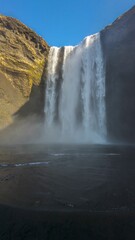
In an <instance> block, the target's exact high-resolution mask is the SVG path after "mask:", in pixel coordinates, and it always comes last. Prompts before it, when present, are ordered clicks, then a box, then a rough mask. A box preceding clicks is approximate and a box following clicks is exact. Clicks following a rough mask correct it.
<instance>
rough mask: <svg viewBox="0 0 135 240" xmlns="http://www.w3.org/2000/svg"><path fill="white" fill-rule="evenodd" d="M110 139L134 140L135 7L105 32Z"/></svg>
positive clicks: (102, 34) (103, 36) (104, 46)
mask: <svg viewBox="0 0 135 240" xmlns="http://www.w3.org/2000/svg"><path fill="white" fill-rule="evenodd" d="M101 36H102V44H103V52H104V57H105V65H106V108H107V129H108V136H109V138H111V139H114V140H118V141H119V140H122V141H123V140H124V141H130V142H132V141H135V127H134V124H135V7H133V8H132V9H131V10H129V11H128V12H126V13H125V14H124V15H122V16H121V17H119V18H118V19H116V21H115V22H114V23H113V24H112V25H110V26H108V27H106V28H105V29H104V30H103V31H102V32H101Z"/></svg>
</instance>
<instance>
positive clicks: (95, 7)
mask: <svg viewBox="0 0 135 240" xmlns="http://www.w3.org/2000/svg"><path fill="white" fill-rule="evenodd" d="M133 5H135V0H0V13H1V14H4V15H7V16H12V17H15V18H17V19H19V20H20V21H22V22H23V23H24V24H26V25H27V26H29V27H30V28H32V29H33V30H34V31H36V32H37V33H38V34H39V35H40V36H42V37H43V38H44V39H45V40H46V41H47V42H48V44H49V45H56V46H63V45H75V44H78V43H79V42H80V41H81V40H82V39H83V38H84V37H86V36H88V35H90V34H94V33H96V32H98V31H100V30H101V29H103V28H104V27H105V26H106V25H108V24H110V23H112V22H113V21H114V20H115V19H116V18H117V17H118V16H119V15H121V14H123V13H124V12H125V11H127V10H128V9H129V8H131V7H132V6H133Z"/></svg>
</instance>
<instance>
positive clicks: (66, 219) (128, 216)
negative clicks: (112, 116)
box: [0, 145, 135, 240]
mask: <svg viewBox="0 0 135 240" xmlns="http://www.w3.org/2000/svg"><path fill="white" fill-rule="evenodd" d="M134 238H135V147H134V146H126V145H124V146H123V145H117V146H116V145H18V146H1V147H0V240H12V239H13V240H23V239H25V240H43V239H47V240H48V239H49V240H60V239H61V240H64V239H65V240H75V239H77V240H82V239H83V240H99V239H100V240H108V239H112V240H120V239H122V240H127V239H128V240H133V239H134Z"/></svg>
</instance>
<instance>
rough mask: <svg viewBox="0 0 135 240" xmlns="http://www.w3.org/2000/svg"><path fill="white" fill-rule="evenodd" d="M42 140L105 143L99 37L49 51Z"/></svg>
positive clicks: (103, 73)
mask: <svg viewBox="0 0 135 240" xmlns="http://www.w3.org/2000/svg"><path fill="white" fill-rule="evenodd" d="M45 136H46V139H47V141H54V142H55V141H57V142H92V143H96V142H101V141H104V140H105V136H106V111H105V71H104V61H103V53H102V48H101V43H100V34H99V33H97V34H94V35H91V36H88V37H86V38H85V39H84V40H83V41H82V43H81V44H80V45H77V46H75V47H73V46H67V47H64V48H58V47H51V48H50V53H49V60H48V74H47V80H46V89H45Z"/></svg>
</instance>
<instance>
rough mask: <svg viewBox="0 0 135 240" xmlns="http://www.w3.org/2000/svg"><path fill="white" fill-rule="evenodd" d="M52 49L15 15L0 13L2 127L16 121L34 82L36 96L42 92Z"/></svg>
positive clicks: (0, 101) (0, 100) (0, 122)
mask: <svg viewBox="0 0 135 240" xmlns="http://www.w3.org/2000/svg"><path fill="white" fill-rule="evenodd" d="M48 51H49V47H48V45H47V43H46V42H45V41H44V40H43V39H42V38H41V37H39V36H38V35H37V34H36V33H35V32H34V31H32V30H31V29H29V28H28V27H26V26H25V25H24V24H22V23H21V22H19V21H18V20H16V19H14V18H11V17H5V16H0V128H3V127H4V126H7V125H8V124H9V123H11V122H12V121H13V117H12V116H13V114H14V113H15V112H17V111H18V110H19V109H20V108H21V107H22V106H23V105H24V104H25V103H26V102H27V101H29V97H30V94H31V91H33V88H34V86H35V87H36V86H37V94H35V98H36V95H39V92H40V90H39V89H38V86H39V88H40V84H41V79H42V74H43V70H44V66H45V64H46V61H47V56H48ZM34 104H35V103H34ZM31 107H32V104H31ZM27 110H28V109H27Z"/></svg>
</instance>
